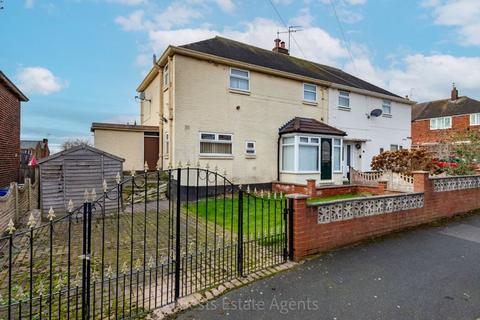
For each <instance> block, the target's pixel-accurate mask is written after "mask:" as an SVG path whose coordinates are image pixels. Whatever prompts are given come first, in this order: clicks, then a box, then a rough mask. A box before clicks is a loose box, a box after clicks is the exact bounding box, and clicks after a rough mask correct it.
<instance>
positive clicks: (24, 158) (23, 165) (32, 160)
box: [19, 139, 50, 182]
mask: <svg viewBox="0 0 480 320" xmlns="http://www.w3.org/2000/svg"><path fill="white" fill-rule="evenodd" d="M49 155H50V148H49V147H48V139H43V140H40V141H39V140H21V141H20V171H19V181H20V182H24V181H25V178H30V179H32V181H33V182H35V178H36V177H35V166H36V162H37V161H38V160H40V159H43V158H46V157H48V156H49Z"/></svg>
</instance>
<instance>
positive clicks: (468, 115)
mask: <svg viewBox="0 0 480 320" xmlns="http://www.w3.org/2000/svg"><path fill="white" fill-rule="evenodd" d="M466 129H468V130H480V101H478V100H475V99H472V98H469V97H465V96H462V97H459V96H458V90H457V88H455V86H454V87H453V89H452V92H451V97H450V98H449V99H443V100H435V101H428V102H423V103H418V104H416V105H414V106H413V108H412V147H434V146H436V145H438V143H439V142H442V141H445V140H446V139H448V138H449V137H450V136H451V135H452V134H454V133H456V132H459V131H463V130H466Z"/></svg>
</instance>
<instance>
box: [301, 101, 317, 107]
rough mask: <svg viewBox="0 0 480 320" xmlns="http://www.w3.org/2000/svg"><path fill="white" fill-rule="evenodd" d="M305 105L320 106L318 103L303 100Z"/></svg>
mask: <svg viewBox="0 0 480 320" xmlns="http://www.w3.org/2000/svg"><path fill="white" fill-rule="evenodd" d="M302 103H303V104H306V105H307V106H315V107H316V106H318V102H316V101H308V100H302Z"/></svg>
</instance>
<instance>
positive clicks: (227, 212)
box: [183, 196, 285, 234]
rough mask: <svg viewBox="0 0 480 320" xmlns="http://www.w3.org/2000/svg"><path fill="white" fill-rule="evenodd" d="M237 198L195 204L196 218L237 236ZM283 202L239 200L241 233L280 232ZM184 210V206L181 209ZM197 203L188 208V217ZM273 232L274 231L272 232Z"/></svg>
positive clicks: (258, 199) (190, 204)
mask: <svg viewBox="0 0 480 320" xmlns="http://www.w3.org/2000/svg"><path fill="white" fill-rule="evenodd" d="M238 204H239V201H238V196H234V197H233V198H232V197H226V198H225V199H224V197H223V196H218V197H217V199H215V198H214V197H211V198H209V199H208V201H207V200H205V199H203V200H199V201H198V216H199V217H201V218H203V219H205V220H207V221H208V222H209V223H215V224H216V225H217V226H219V227H220V228H223V227H225V229H227V230H230V231H232V232H234V233H237V230H238ZM284 205H285V200H284V199H282V200H278V199H277V200H273V199H271V200H267V199H266V198H265V199H263V200H262V199H261V198H253V197H249V198H248V199H247V197H244V199H243V232H244V234H247V233H250V234H254V233H255V231H256V233H257V234H259V233H261V232H262V230H263V231H264V234H268V231H270V233H271V234H273V232H274V231H275V230H277V233H279V232H281V231H280V228H281V226H283V224H284V221H282V219H283V214H282V209H283V208H284ZM183 207H184V209H185V210H186V209H187V208H186V207H187V206H186V205H184V206H183ZM196 210H197V203H189V204H188V214H189V215H196ZM275 228H277V229H275Z"/></svg>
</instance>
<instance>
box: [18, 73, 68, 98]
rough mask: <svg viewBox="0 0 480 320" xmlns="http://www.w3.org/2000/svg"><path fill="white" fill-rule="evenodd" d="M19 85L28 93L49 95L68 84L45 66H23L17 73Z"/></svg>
mask: <svg viewBox="0 0 480 320" xmlns="http://www.w3.org/2000/svg"><path fill="white" fill-rule="evenodd" d="M17 79H18V86H19V87H20V89H21V90H22V91H24V92H25V93H27V94H40V95H49V94H52V93H55V92H58V91H60V90H62V89H63V88H65V87H66V86H67V83H66V82H65V81H64V80H62V79H60V78H58V77H56V76H55V75H54V74H53V73H52V72H51V71H50V70H48V69H46V68H43V67H27V68H22V69H20V70H19V72H18V73H17Z"/></svg>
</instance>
